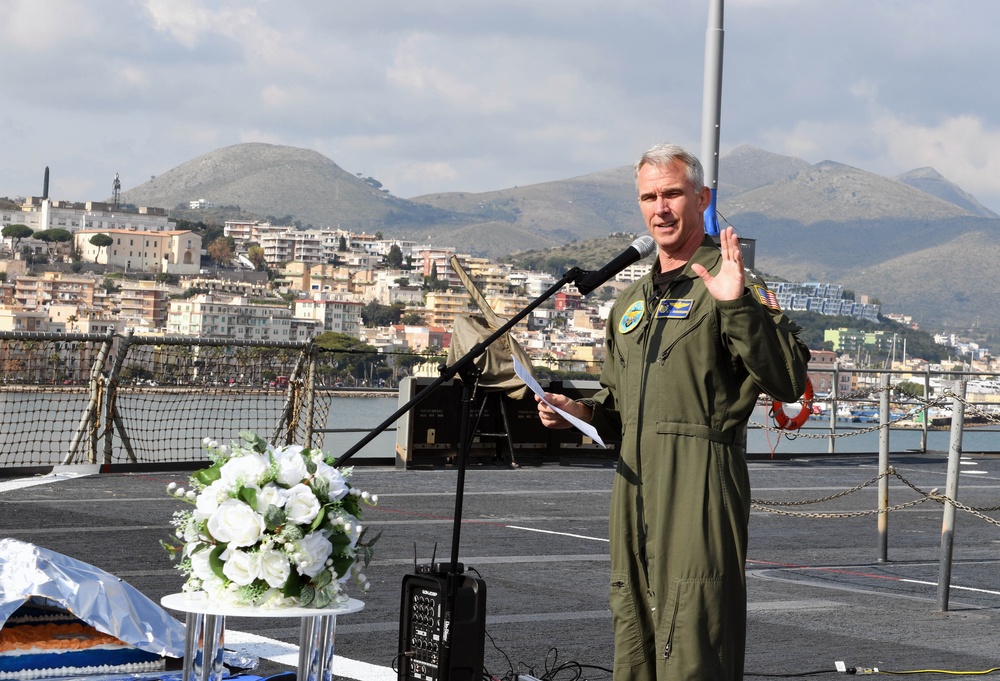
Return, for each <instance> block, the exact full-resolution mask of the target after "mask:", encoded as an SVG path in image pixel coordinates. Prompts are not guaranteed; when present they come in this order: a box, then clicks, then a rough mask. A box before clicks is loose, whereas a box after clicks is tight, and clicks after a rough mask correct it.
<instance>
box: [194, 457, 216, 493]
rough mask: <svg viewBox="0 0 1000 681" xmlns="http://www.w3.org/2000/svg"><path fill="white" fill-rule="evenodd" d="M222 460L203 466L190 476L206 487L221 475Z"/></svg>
mask: <svg viewBox="0 0 1000 681" xmlns="http://www.w3.org/2000/svg"><path fill="white" fill-rule="evenodd" d="M220 471H222V462H221V461H219V462H217V463H215V464H213V465H211V466H209V467H208V468H203V469H201V470H200V471H198V472H197V473H194V474H193V475H192V476H191V477H192V478H194V479H195V480H197V481H198V482H200V483H201V484H203V485H204V486H205V487H208V486H209V485H211V484H212V483H213V482H215V481H216V480H218V479H219V478H221V477H222V473H221V472H220Z"/></svg>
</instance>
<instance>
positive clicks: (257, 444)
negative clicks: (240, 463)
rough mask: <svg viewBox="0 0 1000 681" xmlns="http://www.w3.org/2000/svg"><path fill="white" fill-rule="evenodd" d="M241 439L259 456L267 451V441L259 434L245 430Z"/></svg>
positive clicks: (241, 434)
mask: <svg viewBox="0 0 1000 681" xmlns="http://www.w3.org/2000/svg"><path fill="white" fill-rule="evenodd" d="M240 438H241V439H242V440H243V441H244V442H246V443H247V444H248V445H250V447H251V449H253V450H254V451H255V452H257V453H258V454H263V453H264V452H266V451H267V441H266V440H265V439H264V438H262V437H261V436H260V435H258V434H257V433H254V432H251V431H249V430H245V431H243V432H242V433H240Z"/></svg>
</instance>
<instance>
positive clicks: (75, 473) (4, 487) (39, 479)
mask: <svg viewBox="0 0 1000 681" xmlns="http://www.w3.org/2000/svg"><path fill="white" fill-rule="evenodd" d="M99 472H100V466H97V465H91V464H85V465H81V466H53V467H52V472H51V473H49V474H47V475H39V476H35V477H31V478H17V479H15V480H7V481H5V482H0V492H12V491H14V490H19V489H25V488H27V487H35V486H36V485H47V484H49V483H50V482H62V481H63V480H75V479H77V478H85V477H87V476H90V475H96V474H97V473H99Z"/></svg>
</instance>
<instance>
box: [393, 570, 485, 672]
mask: <svg viewBox="0 0 1000 681" xmlns="http://www.w3.org/2000/svg"><path fill="white" fill-rule="evenodd" d="M450 578H451V579H454V580H457V581H458V585H457V589H456V594H455V601H454V606H453V608H452V614H451V617H450V621H449V617H448V613H447V612H446V608H447V600H448V580H449V575H447V574H444V573H436V572H428V573H422V574H409V575H405V576H404V577H403V601H402V607H401V610H400V618H399V657H398V678H399V681H481V679H482V675H483V652H484V647H485V642H486V582H484V581H483V580H481V579H476V578H473V577H468V576H466V575H461V574H455V575H451V576H450Z"/></svg>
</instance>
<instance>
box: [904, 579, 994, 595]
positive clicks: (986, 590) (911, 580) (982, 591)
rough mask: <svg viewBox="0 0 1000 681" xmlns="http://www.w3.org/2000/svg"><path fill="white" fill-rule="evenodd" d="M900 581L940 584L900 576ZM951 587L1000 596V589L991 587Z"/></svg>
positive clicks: (930, 584) (934, 585)
mask: <svg viewBox="0 0 1000 681" xmlns="http://www.w3.org/2000/svg"><path fill="white" fill-rule="evenodd" d="M899 581H901V582H909V583H910V584H923V585H925V586H933V587H936V586H937V585H938V583H937V582H925V581H923V580H922V579H905V578H903V577H900V578H899ZM950 588H952V589H959V590H961V591H975V592H976V593H981V594H990V595H991V596H1000V591H991V590H990V589H977V588H976V587H974V586H956V585H955V584H952V585H951V586H950Z"/></svg>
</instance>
